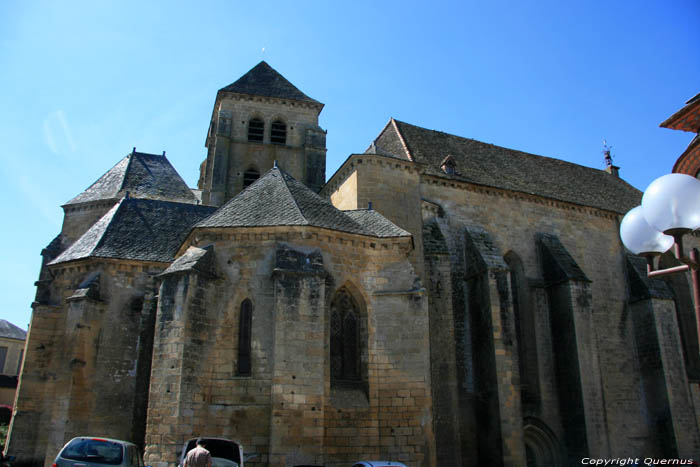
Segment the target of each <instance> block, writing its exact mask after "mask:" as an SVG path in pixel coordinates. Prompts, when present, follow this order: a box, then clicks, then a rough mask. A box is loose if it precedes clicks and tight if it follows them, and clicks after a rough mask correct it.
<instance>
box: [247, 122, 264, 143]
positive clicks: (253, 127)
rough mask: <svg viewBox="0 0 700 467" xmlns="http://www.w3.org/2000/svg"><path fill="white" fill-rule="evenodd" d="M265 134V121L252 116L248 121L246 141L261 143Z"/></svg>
mask: <svg viewBox="0 0 700 467" xmlns="http://www.w3.org/2000/svg"><path fill="white" fill-rule="evenodd" d="M264 134H265V122H263V121H262V120H261V119H259V118H253V119H251V120H250V121H249V122H248V141H255V142H259V143H262V140H263V135H264Z"/></svg>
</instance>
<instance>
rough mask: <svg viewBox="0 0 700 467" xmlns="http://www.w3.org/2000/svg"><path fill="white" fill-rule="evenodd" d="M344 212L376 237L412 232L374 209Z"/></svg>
mask: <svg viewBox="0 0 700 467" xmlns="http://www.w3.org/2000/svg"><path fill="white" fill-rule="evenodd" d="M343 213H344V214H345V215H347V216H349V217H350V218H351V219H353V220H354V221H355V222H357V223H358V224H360V225H361V226H362V227H364V228H365V229H367V230H368V231H370V232H371V233H372V234H373V235H374V236H375V237H381V238H388V237H410V236H411V234H410V233H409V232H407V231H405V230H404V229H402V228H401V227H399V226H397V225H395V224H393V223H392V222H391V221H390V220H389V219H387V218H386V217H384V216H382V215H381V214H379V213H378V212H377V211H375V210H374V209H356V210H352V211H343Z"/></svg>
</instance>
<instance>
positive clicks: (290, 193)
mask: <svg viewBox="0 0 700 467" xmlns="http://www.w3.org/2000/svg"><path fill="white" fill-rule="evenodd" d="M275 169H277V170H279V172H280V175H281V176H282V183H284V187H285V188H286V189H287V193H289V196H290V197H291V198H292V201H294V206H296V208H297V211H299V215H300V216H301V218H302V219H304V221H305V222H306V225H310V224H311V223H310V222H309V219H307V218H306V216H305V215H304V213H303V212H302V210H301V207H300V206H299V203H298V202H297V199H296V198H295V197H294V195H293V194H292V190H291V189H290V188H289V184H288V183H287V180H285V178H284V175H289V174H288V173H287V172H285V171H284V170H282V169H281V168H279V167H277V166H276V165H275V167H273V168H271V169H270V171H272V170H275ZM289 176H290V177H292V176H291V175H289ZM260 178H262V177H260ZM292 178H294V177H292Z"/></svg>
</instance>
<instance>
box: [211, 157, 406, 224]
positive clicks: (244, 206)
mask: <svg viewBox="0 0 700 467" xmlns="http://www.w3.org/2000/svg"><path fill="white" fill-rule="evenodd" d="M363 216H364V217H363ZM380 217H381V216H380V215H378V214H376V215H375V214H369V215H362V214H348V213H347V212H344V211H340V210H339V209H337V208H336V207H335V206H333V205H332V204H331V203H330V201H328V200H327V199H325V198H322V197H321V196H319V195H317V194H316V193H314V192H313V191H311V190H310V189H309V188H308V187H306V186H305V185H303V184H302V183H300V182H298V181H297V180H295V179H294V177H292V176H291V175H289V174H288V173H286V172H285V171H283V170H281V169H279V168H277V167H273V168H272V169H270V170H269V171H268V172H267V173H266V174H265V175H263V176H262V177H261V178H259V179H258V180H256V181H255V183H253V184H252V185H250V186H249V187H248V188H246V189H245V190H243V191H241V192H240V193H239V194H237V195H236V196H235V197H234V198H232V199H231V200H230V201H228V202H227V203H226V204H224V205H223V206H221V207H220V208H219V210H218V211H216V213H214V214H213V215H211V216H210V217H208V218H207V219H204V220H203V221H202V222H200V223H199V224H197V227H263V226H280V225H309V226H315V227H323V228H326V229H331V230H339V231H341V232H349V233H355V234H361V235H368V236H372V237H379V236H392V235H387V234H390V233H397V234H398V235H405V234H407V232H405V231H403V230H401V229H399V228H398V227H396V226H394V225H393V224H391V223H390V222H389V221H388V220H386V219H384V220H380ZM381 219H383V218H381ZM373 223H374V224H376V225H373Z"/></svg>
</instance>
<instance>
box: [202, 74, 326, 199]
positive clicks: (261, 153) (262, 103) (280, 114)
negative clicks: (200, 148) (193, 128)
mask: <svg viewBox="0 0 700 467" xmlns="http://www.w3.org/2000/svg"><path fill="white" fill-rule="evenodd" d="M322 109H323V104H322V103H320V102H318V101H317V100H315V99H312V98H310V97H308V96H307V95H306V94H304V93H303V92H301V91H300V90H299V89H297V88H296V87H295V86H294V85H293V84H292V83H290V82H289V81H287V79H285V78H284V77H283V76H282V75H280V74H279V73H278V72H277V71H275V70H274V69H273V68H272V67H271V66H270V65H268V64H267V63H266V62H264V61H262V62H260V63H259V64H257V65H256V66H255V67H253V68H252V69H251V70H250V71H249V72H248V73H246V74H245V75H243V76H242V77H241V78H240V79H238V81H236V82H235V83H233V84H230V85H228V86H226V87H224V88H222V89H220V90H219V91H218V92H217V94H216V102H215V103H214V109H213V112H212V117H211V123H210V125H209V133H208V135H207V140H206V147H207V148H208V152H207V158H206V160H205V161H204V162H203V163H202V165H201V167H200V177H199V183H198V186H199V189H200V190H202V202H203V203H204V204H208V205H212V206H220V205H222V204H224V203H225V202H226V201H228V200H229V199H231V198H232V197H233V196H234V195H236V193H238V192H240V191H241V190H243V189H244V188H245V187H247V186H248V185H250V184H251V183H253V182H254V181H255V180H257V178H258V177H259V176H260V175H261V174H262V173H265V172H266V171H267V170H269V169H271V168H272V167H273V165H274V163H275V161H277V164H278V165H279V166H280V167H281V168H283V169H284V170H285V171H287V172H289V173H290V174H291V175H292V176H293V177H294V178H296V179H297V180H299V181H301V182H303V183H304V184H305V185H306V186H308V187H309V188H311V189H312V190H313V191H315V192H318V191H319V190H320V189H321V187H322V186H323V184H324V181H325V172H326V131H325V130H323V129H322V128H321V127H320V126H319V125H318V116H319V114H320V113H321V110H322Z"/></svg>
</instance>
